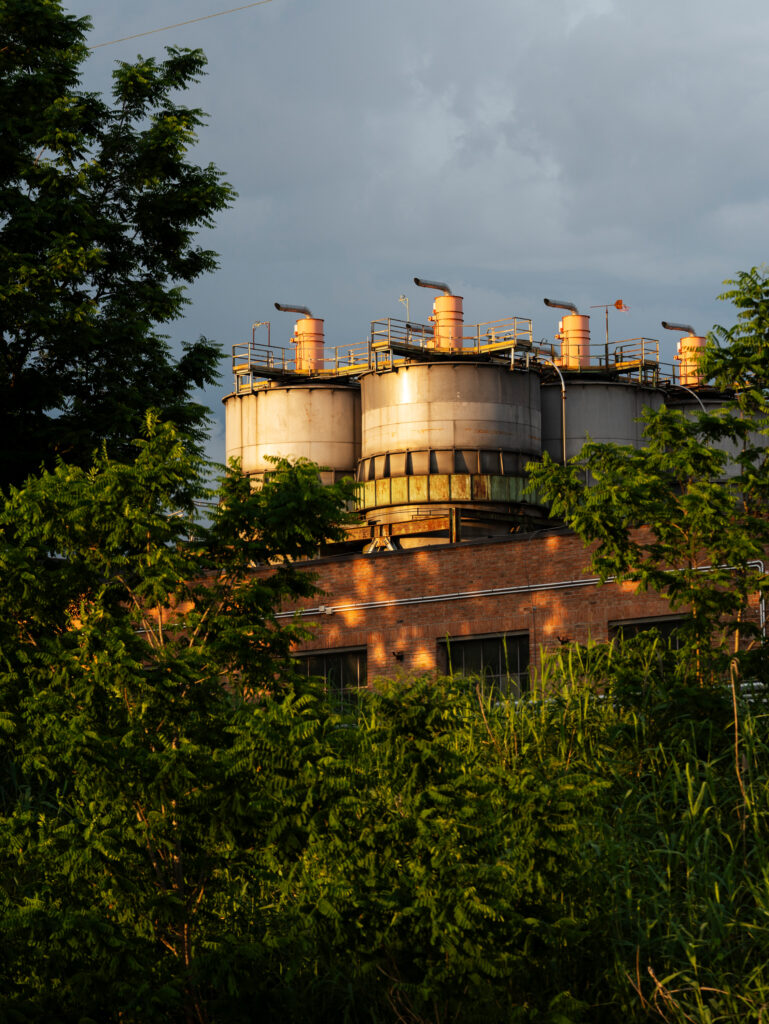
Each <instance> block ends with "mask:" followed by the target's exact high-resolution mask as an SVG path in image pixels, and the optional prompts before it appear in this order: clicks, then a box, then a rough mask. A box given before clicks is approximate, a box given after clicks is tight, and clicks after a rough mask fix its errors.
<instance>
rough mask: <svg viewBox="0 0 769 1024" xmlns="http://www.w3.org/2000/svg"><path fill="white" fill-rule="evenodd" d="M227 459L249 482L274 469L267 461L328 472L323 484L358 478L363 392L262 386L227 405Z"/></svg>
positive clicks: (319, 386)
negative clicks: (301, 463)
mask: <svg viewBox="0 0 769 1024" xmlns="http://www.w3.org/2000/svg"><path fill="white" fill-rule="evenodd" d="M224 407H225V412H226V450H227V458H228V459H231V458H238V459H240V462H241V468H242V471H243V472H244V473H245V474H246V475H248V476H260V475H261V474H262V473H265V472H267V471H269V470H270V469H272V468H273V467H272V464H271V463H269V462H267V456H281V457H283V458H288V459H299V458H305V459H310V460H311V461H312V462H316V463H318V465H320V466H325V467H327V469H325V470H324V471H323V472H321V480H322V481H323V482H324V483H329V484H330V483H334V482H335V481H337V480H340V479H341V478H342V477H345V476H354V475H355V467H356V465H357V462H358V459H359V457H360V392H359V391H358V389H357V387H355V386H354V385H340V384H333V383H325V382H318V381H313V382H312V383H297V384H288V385H286V384H272V383H267V384H262V385H257V386H256V387H254V388H253V390H250V391H247V392H245V393H241V394H236V393H233V394H231V395H228V396H227V397H226V398H225V399H224Z"/></svg>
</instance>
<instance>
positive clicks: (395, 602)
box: [275, 559, 766, 629]
mask: <svg viewBox="0 0 769 1024" xmlns="http://www.w3.org/2000/svg"><path fill="white" fill-rule="evenodd" d="M745 564H746V565H747V566H748V567H749V568H751V569H758V570H759V572H761V573H763V572H764V571H765V570H764V563H763V562H760V561H758V560H757V559H756V560H753V561H750V562H746V563H745ZM712 568H713V566H712V565H698V566H697V568H696V570H695V572H709V571H710V570H711V569H712ZM717 568H719V569H737V568H738V566H734V565H719V566H717ZM675 571H676V570H675V569H673V570H672V572H675ZM601 582H603V583H616V582H617V577H616V576H607V577H606V579H605V580H603V581H601V579H600V577H599V576H591V577H589V578H587V579H585V578H584V577H581V578H579V579H575V580H558V581H557V582H555V583H524V584H521V585H519V586H517V587H487V588H485V589H484V590H454V591H451V592H449V593H446V594H422V595H420V596H419V597H393V598H389V599H386V600H384V601H360V602H357V603H356V602H353V603H351V604H337V605H318V606H317V607H315V608H302V609H298V610H297V611H291V612H278V613H277V615H276V616H275V618H276V619H288V618H291V617H293V616H297V615H298V616H300V617H302V616H307V615H333V614H334V612H352V611H366V610H367V609H370V608H395V607H399V608H402V607H405V606H408V605H415V604H431V603H434V602H436V601H466V600H468V599H471V598H474V597H499V596H501V595H504V594H531V593H533V592H535V591H539V590H565V589H567V588H569V587H575V588H576V587H592V586H595V585H596V584H597V583H601ZM759 616H760V619H761V622H760V625H761V627H762V629H765V625H766V612H765V609H764V607H763V598H762V599H761V601H760V603H759Z"/></svg>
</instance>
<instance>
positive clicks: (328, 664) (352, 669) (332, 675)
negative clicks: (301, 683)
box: [295, 648, 367, 704]
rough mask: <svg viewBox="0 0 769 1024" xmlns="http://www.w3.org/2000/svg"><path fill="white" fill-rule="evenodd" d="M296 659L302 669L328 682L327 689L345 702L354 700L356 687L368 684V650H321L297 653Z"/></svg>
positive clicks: (331, 695)
mask: <svg viewBox="0 0 769 1024" xmlns="http://www.w3.org/2000/svg"><path fill="white" fill-rule="evenodd" d="M295 660H296V661H297V663H298V665H299V670H300V672H302V673H304V671H305V669H306V672H307V675H308V676H317V677H318V678H320V679H322V680H323V681H324V683H325V686H326V692H327V693H328V695H329V696H330V697H332V698H333V699H334V700H337V701H341V702H342V703H344V704H346V703H350V702H354V701H355V700H356V699H357V690H358V688H359V687H361V686H365V685H366V678H367V675H366V672H367V669H366V651H365V649H364V648H362V649H360V650H353V651H322V652H314V653H312V654H297V655H296V656H295Z"/></svg>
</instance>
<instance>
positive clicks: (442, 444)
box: [358, 360, 541, 523]
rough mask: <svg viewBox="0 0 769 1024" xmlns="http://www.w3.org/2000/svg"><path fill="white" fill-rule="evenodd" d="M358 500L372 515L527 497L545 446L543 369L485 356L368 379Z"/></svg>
mask: <svg viewBox="0 0 769 1024" xmlns="http://www.w3.org/2000/svg"><path fill="white" fill-rule="evenodd" d="M361 415H362V432H361V462H360V465H359V467H358V480H359V481H361V482H362V485H363V486H362V487H361V507H362V509H363V510H365V513H366V517H367V519H368V520H369V522H380V523H386V522H394V521H396V520H403V519H407V518H411V517H413V516H415V515H417V514H422V515H424V514H438V506H442V511H444V512H445V510H446V509H447V508H450V507H456V505H458V504H459V505H463V506H464V507H468V508H472V507H486V508H488V507H489V506H491V505H496V506H501V507H504V508H505V509H509V508H510V506H514V505H518V504H522V503H527V502H528V500H529V499H527V497H526V496H525V495H524V493H523V488H524V485H525V474H524V467H525V465H526V463H527V462H529V461H530V460H531V459H535V458H538V457H539V455H540V453H541V415H540V385H539V377H538V375H537V374H535V373H533V372H531V371H527V370H517V369H516V370H511V369H509V367H508V366H507V365H501V364H499V363H496V364H495V363H481V362H460V361H449V360H447V361H441V362H437V361H436V362H413V363H404V364H402V365H400V366H398V365H396V366H393V367H392V368H389V369H387V370H385V371H382V372H378V371H371V372H369V373H367V374H364V375H363V377H362V378H361Z"/></svg>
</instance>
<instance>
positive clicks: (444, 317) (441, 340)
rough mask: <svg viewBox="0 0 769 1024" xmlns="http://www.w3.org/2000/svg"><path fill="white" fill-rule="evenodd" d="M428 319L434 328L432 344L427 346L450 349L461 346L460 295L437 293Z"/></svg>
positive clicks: (461, 319)
mask: <svg viewBox="0 0 769 1024" xmlns="http://www.w3.org/2000/svg"><path fill="white" fill-rule="evenodd" d="M430 319H431V320H432V321H433V323H434V325H435V328H434V333H433V343H432V345H431V344H430V343H429V342H428V348H436V349H452V348H462V330H463V325H464V322H465V320H464V312H463V310H462V296H461V295H439V296H437V298H436V299H435V301H434V302H433V313H432V316H431V317H430Z"/></svg>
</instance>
